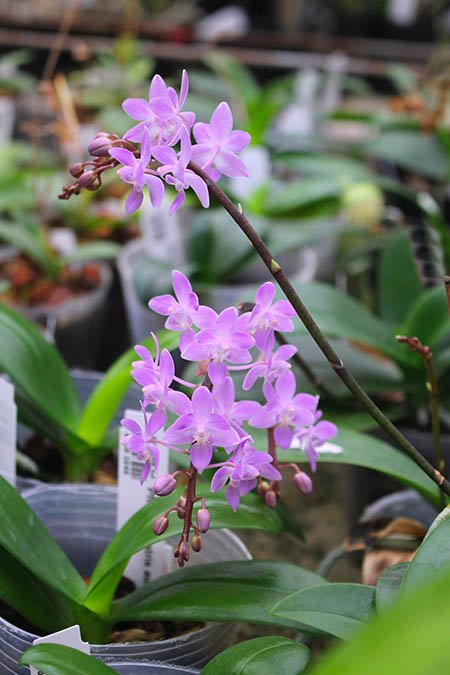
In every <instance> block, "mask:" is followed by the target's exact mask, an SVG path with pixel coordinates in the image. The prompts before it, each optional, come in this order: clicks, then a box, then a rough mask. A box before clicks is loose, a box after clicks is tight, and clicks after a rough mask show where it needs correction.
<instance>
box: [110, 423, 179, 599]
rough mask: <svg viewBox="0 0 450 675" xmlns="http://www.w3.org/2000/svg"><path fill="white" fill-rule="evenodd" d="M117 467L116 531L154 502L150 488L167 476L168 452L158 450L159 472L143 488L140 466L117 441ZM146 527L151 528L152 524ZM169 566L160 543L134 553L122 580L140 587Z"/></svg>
mask: <svg viewBox="0 0 450 675" xmlns="http://www.w3.org/2000/svg"><path fill="white" fill-rule="evenodd" d="M125 416H126V417H127V418H128V419H133V420H135V421H136V422H138V424H140V425H141V426H142V425H143V421H144V416H143V414H142V412H141V411H140V410H126V411H125ZM123 432H124V430H123V429H121V433H120V438H122V437H123V435H124V433H123ZM118 464H119V467H118V471H119V475H118V500H117V529H120V528H121V527H122V525H124V524H125V523H126V522H127V520H129V519H130V518H131V516H132V515H134V514H135V513H136V511H138V510H139V509H141V508H142V507H143V506H145V504H148V502H149V501H151V500H152V499H153V497H154V493H153V490H152V487H153V484H154V482H155V480H156V479H157V478H158V477H159V476H163V475H164V474H166V473H169V451H168V449H167V448H164V447H162V446H160V460H159V466H158V471H157V472H155V471H154V470H152V473H151V474H150V476H149V477H148V478H147V480H146V481H145V483H144V485H141V484H140V478H141V471H142V468H143V466H144V465H143V463H142V462H140V461H139V460H138V459H137V458H136V456H135V455H133V453H131V452H129V450H128V449H127V448H126V447H125V446H124V445H123V444H122V443H121V442H120V439H119V463H118ZM148 526H149V527H151V526H152V523H149V525H148ZM172 566H173V555H172V547H171V546H170V545H169V544H167V543H166V542H164V541H162V542H160V543H158V544H154V545H153V546H150V547H149V548H147V549H145V550H143V551H139V553H136V554H135V555H134V556H133V557H132V558H131V560H130V562H129V563H128V566H127V568H126V570H125V576H127V577H128V578H129V579H131V580H132V581H134V583H135V584H136V585H137V586H142V585H143V584H145V583H147V582H148V581H150V580H152V579H156V578H157V577H160V576H162V575H163V574H167V573H168V572H170V571H171V570H172Z"/></svg>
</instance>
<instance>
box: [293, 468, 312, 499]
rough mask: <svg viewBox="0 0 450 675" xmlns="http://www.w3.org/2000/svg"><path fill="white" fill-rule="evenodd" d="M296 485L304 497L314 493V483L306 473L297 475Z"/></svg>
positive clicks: (301, 472) (302, 472)
mask: <svg viewBox="0 0 450 675" xmlns="http://www.w3.org/2000/svg"><path fill="white" fill-rule="evenodd" d="M294 483H295V487H296V488H297V490H298V491H299V492H301V493H302V494H304V495H310V494H311V492H312V491H313V482H312V480H311V478H310V477H309V476H308V474H307V473H305V472H304V471H300V472H299V473H296V474H295V476H294Z"/></svg>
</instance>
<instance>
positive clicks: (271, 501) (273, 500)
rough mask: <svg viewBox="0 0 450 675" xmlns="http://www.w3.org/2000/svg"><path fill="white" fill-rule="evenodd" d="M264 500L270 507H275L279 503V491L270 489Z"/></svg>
mask: <svg viewBox="0 0 450 675" xmlns="http://www.w3.org/2000/svg"><path fill="white" fill-rule="evenodd" d="M264 500H265V502H266V504H267V506H268V507H269V509H274V508H275V507H276V505H277V493H276V492H275V491H274V490H268V491H267V492H266V496H265V497H264Z"/></svg>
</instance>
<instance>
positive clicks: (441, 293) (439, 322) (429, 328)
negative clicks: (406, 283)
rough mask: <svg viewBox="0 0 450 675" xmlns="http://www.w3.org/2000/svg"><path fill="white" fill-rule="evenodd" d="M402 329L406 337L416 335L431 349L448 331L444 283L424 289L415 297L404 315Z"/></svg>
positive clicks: (449, 323) (449, 327)
mask: <svg viewBox="0 0 450 675" xmlns="http://www.w3.org/2000/svg"><path fill="white" fill-rule="evenodd" d="M402 331H403V332H404V333H405V335H407V336H408V337H418V338H419V339H420V340H421V341H422V343H423V344H424V345H427V346H428V347H431V348H432V349H433V348H434V346H435V345H436V343H437V342H438V341H439V340H440V339H441V338H442V337H444V335H448V334H449V333H450V318H449V315H448V305H447V299H446V294H445V289H444V284H442V287H437V288H431V289H430V290H427V291H424V292H423V293H422V294H421V295H420V296H419V297H418V298H417V300H416V301H415V303H414V304H413V305H412V307H411V309H410V311H409V312H408V314H407V316H406V319H405V322H404V325H403V326H402Z"/></svg>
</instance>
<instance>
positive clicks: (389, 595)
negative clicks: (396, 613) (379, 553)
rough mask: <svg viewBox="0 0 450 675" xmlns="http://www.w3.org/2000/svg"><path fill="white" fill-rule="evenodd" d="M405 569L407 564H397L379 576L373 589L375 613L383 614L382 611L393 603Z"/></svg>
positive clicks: (398, 591)
mask: <svg viewBox="0 0 450 675" xmlns="http://www.w3.org/2000/svg"><path fill="white" fill-rule="evenodd" d="M407 569H408V563H397V565H392V566H391V567H388V568H387V569H386V570H384V572H383V573H382V574H381V576H380V577H379V579H378V581H377V585H376V588H375V604H376V607H377V612H384V610H386V609H388V608H389V607H390V606H391V605H393V604H394V603H395V601H396V600H397V597H398V595H399V593H400V586H401V583H402V579H403V577H404V576H405V572H406V570H407Z"/></svg>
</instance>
